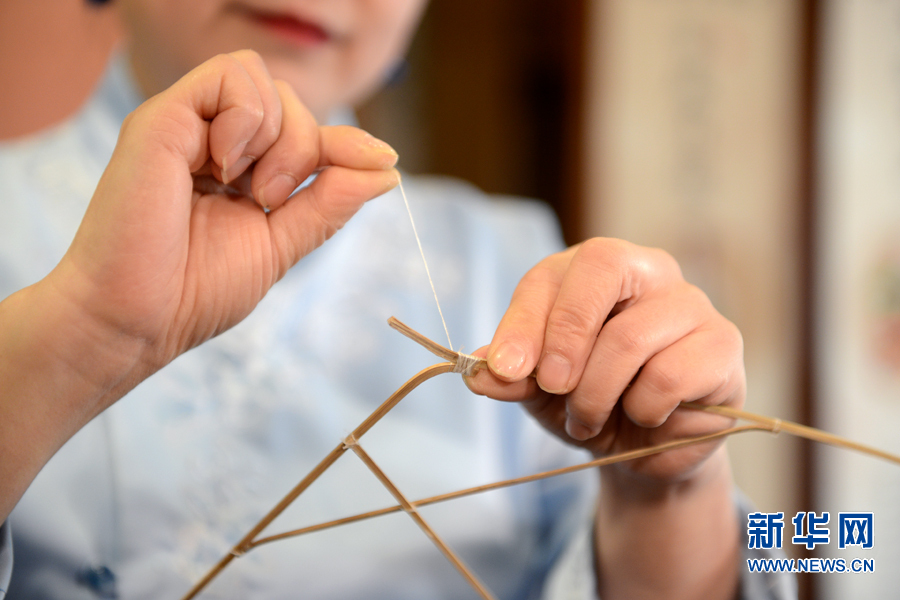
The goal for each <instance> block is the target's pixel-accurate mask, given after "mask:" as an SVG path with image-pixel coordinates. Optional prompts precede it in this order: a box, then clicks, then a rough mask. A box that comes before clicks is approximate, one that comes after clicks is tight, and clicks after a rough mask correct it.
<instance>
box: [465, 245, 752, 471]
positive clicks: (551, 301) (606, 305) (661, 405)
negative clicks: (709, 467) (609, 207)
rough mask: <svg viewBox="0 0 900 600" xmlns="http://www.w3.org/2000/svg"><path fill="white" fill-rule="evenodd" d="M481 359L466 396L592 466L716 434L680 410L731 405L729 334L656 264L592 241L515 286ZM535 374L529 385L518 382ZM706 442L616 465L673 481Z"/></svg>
mask: <svg viewBox="0 0 900 600" xmlns="http://www.w3.org/2000/svg"><path fill="white" fill-rule="evenodd" d="M476 354H477V355H479V356H486V357H487V359H488V366H489V370H482V371H480V372H479V373H478V374H476V375H475V376H473V377H472V378H470V379H469V381H468V384H469V387H470V388H471V389H472V390H473V391H475V392H476V393H481V394H485V395H487V396H490V397H492V398H496V399H501V400H514V401H519V402H522V403H523V404H524V406H525V407H526V408H527V409H528V411H529V412H530V413H531V414H532V415H534V417H535V418H536V419H537V420H538V421H539V422H540V423H541V424H542V425H543V426H544V427H545V428H546V429H548V430H549V431H551V432H552V433H554V434H556V435H557V436H559V437H560V438H562V439H563V440H565V441H567V442H570V443H573V444H576V445H579V446H583V447H585V448H587V449H588V450H590V451H591V452H593V453H594V454H595V455H596V456H601V455H606V454H609V453H617V452H622V451H626V450H630V449H634V448H640V447H646V446H650V445H655V444H659V443H663V442H665V441H669V440H672V439H677V438H682V437H687V436H692V435H699V434H701V433H708V432H710V431H715V430H718V429H721V428H723V427H724V426H726V425H727V421H725V420H723V419H722V418H721V417H715V416H712V415H707V414H701V413H698V412H697V411H690V410H680V411H676V410H675V409H676V407H677V406H678V404H679V403H680V402H682V401H688V400H700V401H701V402H704V403H709V404H723V403H724V404H728V405H732V406H738V407H739V406H740V405H742V404H743V400H744V394H745V376H744V367H743V351H742V341H741V336H740V333H739V332H738V330H737V328H735V326H734V325H732V324H731V323H730V322H729V321H727V320H726V319H725V318H724V317H722V315H720V314H719V313H718V312H716V310H715V309H714V308H713V307H712V305H711V303H710V302H709V300H708V299H707V297H706V296H705V295H704V294H703V293H702V292H701V291H700V290H699V289H697V288H696V287H694V286H692V285H690V284H688V283H686V282H685V281H684V279H683V278H682V275H681V271H680V269H679V267H678V265H677V264H676V262H675V261H674V259H672V258H671V257H670V256H669V255H668V254H666V253H664V252H662V251H661V250H655V249H649V248H642V247H639V246H635V245H633V244H629V243H627V242H623V241H619V240H612V239H593V240H590V241H587V242H584V243H583V244H580V245H578V246H575V247H573V248H570V249H568V250H566V251H565V252H562V253H560V254H555V255H553V256H550V257H549V258H547V259H545V260H543V261H542V262H541V263H539V264H538V265H537V266H536V267H534V268H533V269H532V270H531V271H530V272H529V273H528V274H527V275H525V277H524V278H523V279H522V281H521V282H520V283H519V285H518V287H517V288H516V291H515V293H514V295H513V298H512V302H511V304H510V307H509V309H508V310H507V312H506V314H505V316H504V317H503V319H502V321H501V323H500V326H499V327H498V329H497V332H496V334H495V335H494V339H493V341H492V342H491V345H490V347H488V348H482V349H481V350H480V351H479V352H476ZM535 367H537V376H536V378H532V377H529V374H531V373H532V371H533V370H534V369H535ZM716 446H717V443H716V442H711V443H708V444H704V445H700V446H692V447H688V448H684V449H681V450H676V451H670V452H667V453H664V454H661V455H657V456H652V457H648V458H644V459H639V460H636V461H630V462H629V463H626V465H627V466H626V468H627V469H630V470H631V471H632V472H634V473H640V474H642V475H647V476H650V477H651V478H653V479H655V480H658V481H662V482H674V481H679V480H681V479H683V478H685V477H686V476H689V475H691V474H692V473H694V471H695V469H696V468H697V467H698V466H699V465H701V464H702V463H703V461H704V460H705V459H706V458H707V457H708V456H709V455H710V454H711V453H712V452H713V451H714V449H715V448H716Z"/></svg>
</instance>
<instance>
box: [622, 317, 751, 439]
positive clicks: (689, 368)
mask: <svg viewBox="0 0 900 600" xmlns="http://www.w3.org/2000/svg"><path fill="white" fill-rule="evenodd" d="M745 377H746V376H745V373H744V364H743V342H742V340H741V335H740V333H739V332H738V330H737V328H736V327H734V326H733V325H731V324H730V323H728V321H726V320H725V319H724V318H721V320H720V321H719V323H717V326H714V327H704V328H702V329H700V330H698V331H695V332H693V333H692V334H690V335H688V336H686V337H684V338H682V339H681V340H679V341H678V342H677V343H675V344H673V345H671V346H669V347H667V348H665V349H664V350H663V351H662V352H659V353H658V354H656V355H655V356H654V357H653V358H651V359H650V360H649V361H648V362H647V364H646V365H645V366H644V368H643V369H642V370H641V373H640V375H639V376H638V377H637V379H636V380H635V382H634V384H633V385H632V386H631V388H630V389H629V390H628V391H627V392H626V393H625V395H624V397H623V398H622V407H623V409H624V410H625V414H626V415H628V418H629V419H631V421H632V422H634V423H635V424H637V425H640V426H642V427H658V426H660V425H662V424H663V423H664V422H665V421H666V420H667V419H668V418H669V415H671V414H672V411H674V410H675V409H676V408H677V407H678V405H679V403H681V402H686V401H691V400H700V401H702V402H704V403H706V404H729V405H737V406H741V405H742V404H743V401H744V394H745V390H746V385H745Z"/></svg>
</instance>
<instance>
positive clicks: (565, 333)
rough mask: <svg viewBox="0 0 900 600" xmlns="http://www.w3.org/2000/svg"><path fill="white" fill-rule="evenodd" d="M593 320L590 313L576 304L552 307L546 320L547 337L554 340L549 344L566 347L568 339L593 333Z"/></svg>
mask: <svg viewBox="0 0 900 600" xmlns="http://www.w3.org/2000/svg"><path fill="white" fill-rule="evenodd" d="M593 329H594V320H593V319H592V318H591V316H590V314H589V313H587V312H586V311H584V310H582V309H580V308H579V307H577V306H572V305H563V306H557V307H554V309H553V311H552V312H551V313H550V318H549V319H548V321H547V338H548V339H550V340H556V341H555V342H552V343H551V345H552V346H554V347H557V348H566V347H567V346H568V345H569V342H568V340H572V339H578V338H583V337H586V336H589V335H593Z"/></svg>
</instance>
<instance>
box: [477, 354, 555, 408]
mask: <svg viewBox="0 0 900 600" xmlns="http://www.w3.org/2000/svg"><path fill="white" fill-rule="evenodd" d="M487 353H488V346H484V347H482V348H479V349H478V350H476V351H475V352H473V353H472V356H477V357H479V358H484V357H486V356H487ZM463 381H465V383H466V386H467V387H468V388H469V390H470V391H471V392H472V393H473V394H478V395H479V396H487V397H488V398H492V399H494V400H503V401H506V402H522V401H526V400H530V399H532V398H534V397H535V396H536V395H537V394H539V393H542V392H541V389H540V388H539V387H538V385H537V382H535V380H534V378H533V377H526V378H525V379H520V380H518V381H507V380H505V379H500V378H499V377H497V376H496V375H495V374H494V372H493V371H491V370H490V369H479V370H478V371H476V372H475V373H474V374H473V375H469V376H463Z"/></svg>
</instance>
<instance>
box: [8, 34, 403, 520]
mask: <svg viewBox="0 0 900 600" xmlns="http://www.w3.org/2000/svg"><path fill="white" fill-rule="evenodd" d="M396 160H397V155H396V153H395V152H394V151H393V150H392V149H391V148H390V147H389V146H388V145H387V144H385V143H383V142H380V141H379V140H376V139H375V138H373V137H371V136H370V135H368V134H366V133H365V132H363V131H360V130H358V129H356V128H353V127H318V126H317V125H316V123H315V121H314V119H313V118H312V116H311V115H310V114H309V112H308V111H307V110H306V109H305V108H304V106H303V105H302V104H301V103H300V102H299V100H298V99H297V98H296V96H295V95H294V94H293V92H292V91H291V89H290V88H289V86H287V85H286V84H284V83H282V82H276V81H273V80H272V78H271V77H270V76H269V74H268V72H267V71H266V68H265V65H264V64H263V62H262V60H261V59H260V58H259V56H258V55H256V54H255V53H253V52H249V51H241V52H236V53H234V54H231V55H221V56H217V57H215V58H213V59H211V60H209V61H207V62H206V63H204V64H203V65H201V66H200V67H198V68H197V69H194V70H193V71H191V72H190V73H188V74H187V75H186V76H185V77H183V78H182V79H181V80H179V81H178V82H177V83H176V84H175V85H173V86H172V87H171V88H169V89H168V90H166V91H164V92H162V93H161V94H159V95H157V96H155V97H153V98H151V99H150V100H148V101H147V102H146V103H144V104H143V105H142V106H141V107H139V108H138V109H137V110H136V111H135V112H134V113H133V114H131V115H130V116H129V117H128V119H127V120H126V122H125V123H124V124H123V126H122V131H121V133H120V136H119V141H118V144H117V146H116V149H115V151H114V153H113V156H112V159H111V160H110V163H109V166H108V167H107V169H106V171H105V172H104V174H103V177H102V178H101V181H100V183H99V184H98V186H97V190H96V191H95V193H94V197H93V198H92V200H91V202H90V205H89V207H88V209H87V212H86V214H85V217H84V219H83V221H82V223H81V226H80V227H79V229H78V232H77V234H76V236H75V239H74V241H73V242H72V245H71V246H70V248H69V250H68V252H67V253H66V254H65V256H64V257H63V259H62V260H61V261H60V263H59V265H58V266H57V267H56V268H55V269H54V270H53V271H52V272H51V273H50V274H49V275H48V276H47V277H46V278H44V279H43V280H41V281H40V282H38V283H37V284H35V285H33V286H31V287H29V288H26V289H24V290H21V291H19V292H17V293H16V294H13V295H12V296H10V297H9V298H7V299H6V300H4V301H3V302H2V303H0V332H2V334H0V481H3V482H4V488H3V489H2V491H0V520H2V519H5V517H6V515H7V514H8V513H9V511H10V510H11V509H12V507H13V506H14V505H15V503H16V502H17V500H18V498H19V497H20V496H21V494H22V493H23V492H24V490H25V488H26V487H27V485H28V484H29V483H30V482H31V480H32V479H33V477H34V476H35V475H36V474H37V471H38V470H40V468H41V466H43V464H44V463H45V462H46V461H47V460H49V458H50V457H51V456H52V455H53V453H54V452H55V451H56V450H57V449H58V448H59V447H60V446H61V445H62V444H63V443H64V442H65V441H66V440H67V439H68V438H69V437H70V436H71V435H73V434H74V433H75V432H76V431H77V430H78V429H80V428H81V427H82V426H83V425H84V424H85V423H87V422H88V421H89V420H90V419H92V418H93V417H94V416H96V415H97V414H98V413H99V412H100V411H102V410H103V409H105V408H107V407H108V406H109V405H110V404H112V403H113V402H115V401H116V400H117V399H118V398H120V397H121V396H123V395H124V394H125V393H127V392H128V391H129V390H130V389H132V388H133V387H134V386H135V385H137V383H139V382H140V381H142V380H143V379H144V378H146V377H147V376H149V375H150V374H152V373H153V372H155V371H156V370H158V369H160V368H161V367H163V366H164V365H166V364H167V363H168V362H170V361H171V360H173V359H174V358H176V357H177V356H178V355H179V354H181V353H183V352H185V351H187V350H189V349H190V348H193V347H194V346H197V345H198V344H201V343H203V342H204V341H206V340H208V339H210V338H211V337H213V336H215V335H218V334H219V333H221V332H223V331H225V330H226V329H228V328H230V327H232V326H233V325H235V324H236V323H238V322H239V321H240V320H241V319H243V318H244V317H246V316H247V315H248V314H249V313H250V311H252V310H253V308H254V307H255V306H256V305H257V303H258V302H259V301H260V300H261V299H262V297H263V296H264V295H265V294H266V292H267V291H268V290H269V288H271V286H272V285H274V284H275V283H276V282H277V281H278V280H279V279H280V278H281V277H283V276H284V274H285V272H286V271H287V270H288V269H289V268H290V267H291V266H293V265H294V264H295V263H296V262H297V261H298V260H300V259H301V258H302V257H303V256H305V255H306V254H308V253H309V252H311V251H312V250H314V249H315V248H317V247H318V246H320V245H321V244H322V243H324V242H325V241H326V240H327V239H328V238H329V237H331V236H332V235H333V234H334V233H335V232H336V231H337V230H338V229H340V228H341V227H342V226H343V225H344V224H345V223H346V222H347V220H349V219H350V218H351V217H352V216H353V215H354V214H355V213H356V211H357V210H358V209H359V208H360V207H361V206H362V204H364V203H365V202H366V201H368V200H369V199H371V198H374V197H376V196H379V195H381V194H382V193H384V192H386V191H388V190H389V189H391V188H393V187H394V186H396V185H397V184H398V183H399V174H398V173H397V171H396V170H395V169H394V168H393V166H394V164H395V163H396ZM316 170H320V172H319V174H318V176H317V177H316V178H315V180H314V181H313V182H312V183H311V184H310V185H309V186H307V187H305V188H303V189H302V190H300V191H298V192H297V193H296V194H294V195H292V196H291V194H292V192H293V191H294V189H295V188H296V187H297V185H298V184H299V183H300V182H303V181H304V180H305V179H307V178H308V177H309V176H310V175H311V174H312V173H313V172H314V171H316ZM226 184H227V185H226ZM261 205H265V206H266V207H267V208H268V210H264V209H263V208H262V206H261Z"/></svg>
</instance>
